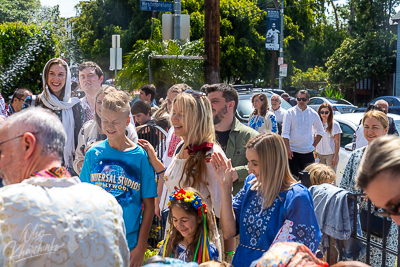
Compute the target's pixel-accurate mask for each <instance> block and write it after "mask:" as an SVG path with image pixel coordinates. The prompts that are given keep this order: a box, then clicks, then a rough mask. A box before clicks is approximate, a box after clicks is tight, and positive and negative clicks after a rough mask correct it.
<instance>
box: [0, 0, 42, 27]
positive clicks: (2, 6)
mask: <svg viewBox="0 0 400 267" xmlns="http://www.w3.org/2000/svg"><path fill="white" fill-rule="evenodd" d="M39 7H40V1H39V0H18V1H16V0H0V24H1V23H4V22H19V21H21V22H28V20H29V18H30V17H31V15H32V13H33V12H35V11H36V10H37V9H38V8H39Z"/></svg>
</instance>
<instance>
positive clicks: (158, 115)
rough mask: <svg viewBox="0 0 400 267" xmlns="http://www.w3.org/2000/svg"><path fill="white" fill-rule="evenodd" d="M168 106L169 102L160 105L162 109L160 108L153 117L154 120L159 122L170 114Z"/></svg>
mask: <svg viewBox="0 0 400 267" xmlns="http://www.w3.org/2000/svg"><path fill="white" fill-rule="evenodd" d="M167 105H168V102H167V101H164V102H162V103H161V105H160V108H159V109H158V110H157V111H156V112H154V115H153V117H154V119H155V120H156V121H158V120H160V119H161V118H162V117H164V116H165V114H168V108H167Z"/></svg>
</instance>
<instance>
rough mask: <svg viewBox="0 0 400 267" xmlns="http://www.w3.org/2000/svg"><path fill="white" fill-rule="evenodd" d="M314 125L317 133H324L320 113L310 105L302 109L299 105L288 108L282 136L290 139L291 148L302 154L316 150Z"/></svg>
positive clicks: (321, 134) (284, 118)
mask: <svg viewBox="0 0 400 267" xmlns="http://www.w3.org/2000/svg"><path fill="white" fill-rule="evenodd" d="M313 127H314V129H315V132H316V135H320V136H323V135H324V127H323V126H322V122H321V119H320V118H319V115H318V113H317V112H316V111H315V110H313V109H312V108H310V107H307V108H306V109H305V110H304V111H302V110H301V109H300V108H299V106H297V105H296V106H294V107H292V108H290V109H288V111H287V114H286V115H285V116H284V117H283V125H282V137H283V138H287V139H289V145H290V150H292V152H297V153H301V154H306V153H310V152H312V151H314V149H315V147H314V146H313V143H314V136H313Z"/></svg>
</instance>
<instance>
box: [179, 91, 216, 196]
mask: <svg viewBox="0 0 400 267" xmlns="http://www.w3.org/2000/svg"><path fill="white" fill-rule="evenodd" d="M178 106H179V107H180V108H181V109H182V110H179V111H180V112H182V113H181V114H183V121H184V125H183V126H184V128H185V130H186V131H187V132H188V136H187V142H188V143H187V144H184V146H189V147H190V146H193V145H201V144H203V143H205V142H209V143H213V144H215V143H216V139H215V130H214V124H213V115H212V108H211V103H210V100H209V99H208V98H207V97H206V96H200V97H196V98H195V97H193V96H192V95H191V94H187V93H182V94H179V95H177V96H176V97H175V99H174V101H173V102H172V109H171V112H173V111H174V110H176V109H177V107H178ZM171 114H172V113H171ZM182 151H183V149H182V150H181V152H182ZM184 175H186V179H185V181H182V179H183V176H184ZM206 175H208V174H207V166H206V152H204V151H198V152H196V153H195V154H194V155H189V158H188V159H187V160H186V162H185V165H184V171H183V173H182V176H181V179H180V181H179V186H191V187H194V188H200V185H201V183H203V182H204V180H205V179H204V178H205V177H206Z"/></svg>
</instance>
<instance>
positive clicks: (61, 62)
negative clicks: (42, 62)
mask: <svg viewBox="0 0 400 267" xmlns="http://www.w3.org/2000/svg"><path fill="white" fill-rule="evenodd" d="M53 65H61V66H63V67H64V69H65V84H64V87H63V88H62V89H61V94H60V96H59V97H58V99H59V100H63V98H64V94H65V86H66V85H67V72H68V65H67V63H66V62H65V61H64V60H62V59H60V58H53V59H51V60H50V61H49V62H48V63H47V65H46V68H45V69H44V74H45V79H44V80H45V81H46V82H45V83H43V92H45V89H46V86H48V84H47V79H48V77H49V72H50V68H51V66H53ZM48 88H49V91H50V92H51V93H52V94H53V95H54V92H53V91H52V90H51V88H50V86H48Z"/></svg>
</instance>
